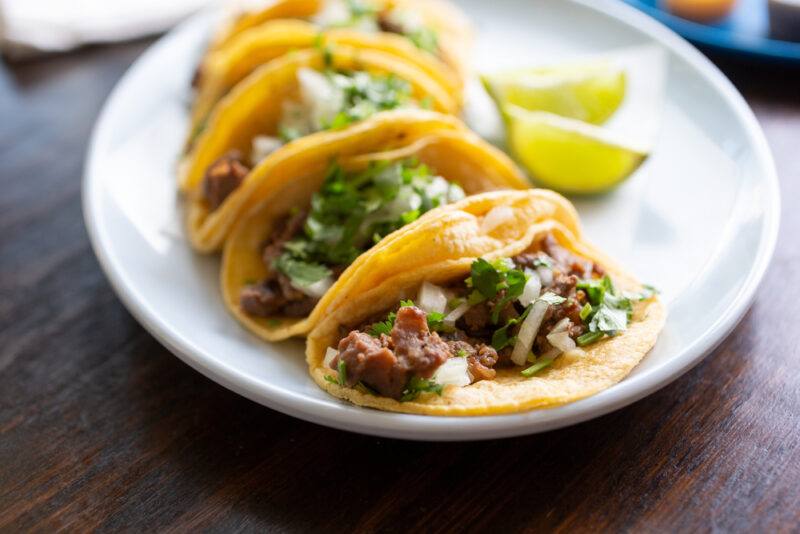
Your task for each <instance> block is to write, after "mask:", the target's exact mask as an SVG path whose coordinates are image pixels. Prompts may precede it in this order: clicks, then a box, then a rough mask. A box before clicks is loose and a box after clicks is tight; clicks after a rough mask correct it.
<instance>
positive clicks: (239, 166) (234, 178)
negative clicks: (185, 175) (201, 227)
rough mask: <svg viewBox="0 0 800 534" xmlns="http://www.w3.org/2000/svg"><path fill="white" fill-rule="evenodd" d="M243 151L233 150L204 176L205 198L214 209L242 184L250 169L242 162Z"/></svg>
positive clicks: (213, 164)
mask: <svg viewBox="0 0 800 534" xmlns="http://www.w3.org/2000/svg"><path fill="white" fill-rule="evenodd" d="M242 161H243V157H242V153H241V152H239V151H238V150H231V151H230V152H228V153H227V154H225V155H223V156H222V157H221V158H219V159H218V160H217V161H215V162H214V163H212V164H211V166H210V167H209V168H208V170H206V175H205V178H203V199H204V200H205V201H206V204H208V207H209V209H211V210H212V211H213V210H215V209H217V208H219V207H220V206H221V205H222V203H223V202H224V201H225V199H226V198H228V196H229V195H230V194H231V193H233V192H234V191H235V190H236V188H237V187H239V186H240V185H241V184H242V181H243V180H244V177H245V176H247V173H248V172H250V169H249V168H248V167H247V166H246V165H245V164H244V163H242Z"/></svg>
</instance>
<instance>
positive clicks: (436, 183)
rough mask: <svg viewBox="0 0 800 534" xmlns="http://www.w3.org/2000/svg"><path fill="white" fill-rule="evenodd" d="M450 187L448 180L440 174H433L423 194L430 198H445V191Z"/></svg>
mask: <svg viewBox="0 0 800 534" xmlns="http://www.w3.org/2000/svg"><path fill="white" fill-rule="evenodd" d="M449 189H450V182H448V181H447V180H445V179H444V178H442V177H441V176H434V177H433V178H432V179H431V183H429V184H428V185H427V187H425V194H426V195H428V197H430V198H436V197H443V198H447V191H448V190H449Z"/></svg>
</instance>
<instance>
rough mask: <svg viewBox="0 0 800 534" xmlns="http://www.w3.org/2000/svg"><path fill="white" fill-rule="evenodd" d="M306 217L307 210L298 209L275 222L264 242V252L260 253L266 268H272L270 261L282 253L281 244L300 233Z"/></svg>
mask: <svg viewBox="0 0 800 534" xmlns="http://www.w3.org/2000/svg"><path fill="white" fill-rule="evenodd" d="M307 217H308V211H306V210H300V211H298V212H297V213H295V214H294V215H287V216H285V217H283V218H281V219H280V220H279V221H278V222H276V223H275V227H274V228H273V230H272V234H271V235H270V237H269V239H268V240H267V242H266V243H265V244H264V252H263V253H262V254H261V258H262V259H263V261H264V265H266V266H267V268H268V269H272V263H273V262H274V261H275V260H276V259H278V256H280V255H281V254H282V253H283V246H284V245H285V244H286V242H287V241H290V240H291V239H292V238H294V237H295V236H296V235H297V234H299V233H300V231H301V230H302V229H303V226H304V225H305V223H306V218H307Z"/></svg>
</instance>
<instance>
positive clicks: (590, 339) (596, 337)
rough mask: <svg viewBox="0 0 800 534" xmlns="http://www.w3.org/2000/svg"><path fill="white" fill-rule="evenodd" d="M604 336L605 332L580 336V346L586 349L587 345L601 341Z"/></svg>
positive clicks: (587, 333)
mask: <svg viewBox="0 0 800 534" xmlns="http://www.w3.org/2000/svg"><path fill="white" fill-rule="evenodd" d="M604 336H605V334H604V333H603V332H586V333H585V334H583V335H580V336H578V339H577V342H578V346H579V347H585V346H586V345H591V344H592V343H594V342H595V341H600V340H601V339H602V338H603V337H604Z"/></svg>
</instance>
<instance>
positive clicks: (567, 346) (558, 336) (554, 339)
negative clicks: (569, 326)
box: [547, 330, 576, 352]
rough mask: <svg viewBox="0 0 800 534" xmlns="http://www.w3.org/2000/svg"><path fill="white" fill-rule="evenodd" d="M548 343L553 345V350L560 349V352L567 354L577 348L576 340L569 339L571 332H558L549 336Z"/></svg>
mask: <svg viewBox="0 0 800 534" xmlns="http://www.w3.org/2000/svg"><path fill="white" fill-rule="evenodd" d="M547 341H549V342H550V344H551V345H553V348H556V349H558V350H559V351H560V352H567V351H570V350H572V349H574V348H575V347H576V345H575V340H573V339H572V338H571V337H569V332H567V331H566V330H565V331H563V332H556V333H550V334H547Z"/></svg>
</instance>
